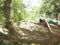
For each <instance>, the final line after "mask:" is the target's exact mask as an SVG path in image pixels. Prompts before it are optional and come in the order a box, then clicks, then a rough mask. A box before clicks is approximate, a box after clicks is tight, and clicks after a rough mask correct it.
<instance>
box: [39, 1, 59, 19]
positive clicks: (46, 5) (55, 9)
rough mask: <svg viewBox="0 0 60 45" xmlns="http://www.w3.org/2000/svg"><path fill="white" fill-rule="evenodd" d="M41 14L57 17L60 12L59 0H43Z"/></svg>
mask: <svg viewBox="0 0 60 45" xmlns="http://www.w3.org/2000/svg"><path fill="white" fill-rule="evenodd" d="M40 12H41V13H44V14H46V15H47V16H49V17H55V18H56V17H57V14H58V13H59V12H60V1H59V0H43V4H42V6H41V10H40Z"/></svg>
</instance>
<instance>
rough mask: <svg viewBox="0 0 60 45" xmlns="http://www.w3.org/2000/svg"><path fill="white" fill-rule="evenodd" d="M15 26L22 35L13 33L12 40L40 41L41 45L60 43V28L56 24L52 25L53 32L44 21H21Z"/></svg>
mask: <svg viewBox="0 0 60 45" xmlns="http://www.w3.org/2000/svg"><path fill="white" fill-rule="evenodd" d="M14 26H15V29H16V32H18V33H19V34H20V35H19V36H17V35H15V36H13V35H11V36H10V37H13V38H11V39H12V40H15V41H16V40H18V41H21V42H25V43H26V42H27V43H39V44H41V45H49V44H50V45H58V44H59V43H60V28H59V27H58V26H56V25H50V26H51V28H52V32H50V31H49V29H48V27H47V25H46V24H43V23H34V22H19V24H17V23H14ZM4 30H5V29H4ZM6 31H7V30H6ZM7 32H8V31H7ZM10 37H9V38H10ZM15 37H16V38H15Z"/></svg>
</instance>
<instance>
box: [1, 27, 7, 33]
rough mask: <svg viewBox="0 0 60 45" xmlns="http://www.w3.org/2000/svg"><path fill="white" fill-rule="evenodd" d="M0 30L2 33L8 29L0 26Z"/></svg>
mask: <svg viewBox="0 0 60 45" xmlns="http://www.w3.org/2000/svg"><path fill="white" fill-rule="evenodd" d="M0 32H2V33H4V34H8V30H7V29H5V28H1V27H0Z"/></svg>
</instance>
